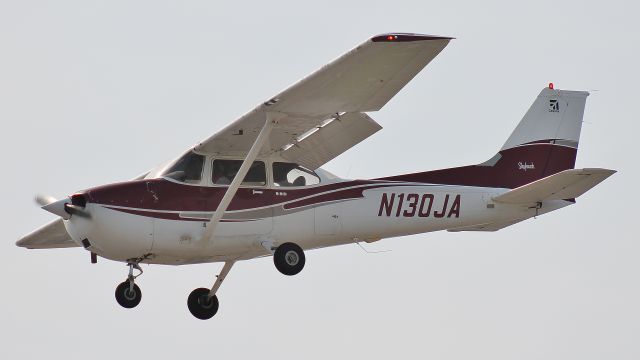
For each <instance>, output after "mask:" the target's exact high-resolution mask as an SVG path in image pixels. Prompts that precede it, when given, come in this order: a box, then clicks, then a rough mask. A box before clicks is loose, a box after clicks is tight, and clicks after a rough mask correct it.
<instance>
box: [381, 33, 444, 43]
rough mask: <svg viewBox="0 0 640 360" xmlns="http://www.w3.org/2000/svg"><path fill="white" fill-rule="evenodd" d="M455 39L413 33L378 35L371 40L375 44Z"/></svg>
mask: <svg viewBox="0 0 640 360" xmlns="http://www.w3.org/2000/svg"><path fill="white" fill-rule="evenodd" d="M453 39H455V38H454V37H450V36H440V35H426V34H412V33H387V34H380V35H376V36H374V37H372V38H371V41H373V42H411V41H425V40H453Z"/></svg>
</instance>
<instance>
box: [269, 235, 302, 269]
mask: <svg viewBox="0 0 640 360" xmlns="http://www.w3.org/2000/svg"><path fill="white" fill-rule="evenodd" d="M304 262H305V258H304V251H302V248H301V247H300V246H298V245H296V244H294V243H284V244H282V245H280V246H278V248H277V249H276V251H275V253H274V254H273V263H274V264H275V265H276V269H278V271H280V272H281V273H283V274H285V275H288V276H291V275H295V274H297V273H299V272H300V271H302V268H304Z"/></svg>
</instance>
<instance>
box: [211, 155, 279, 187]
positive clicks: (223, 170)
mask: <svg viewBox="0 0 640 360" xmlns="http://www.w3.org/2000/svg"><path fill="white" fill-rule="evenodd" d="M242 162H243V161H242V160H221V159H216V160H214V161H213V174H212V178H211V179H212V181H213V183H214V184H216V185H229V184H231V182H232V181H233V178H235V177H236V174H237V173H238V170H240V166H242ZM266 184H267V173H266V167H265V166H264V162H262V161H254V162H253V164H251V167H250V168H249V171H248V172H247V175H246V176H245V177H244V180H243V181H242V185H244V186H264V185H266Z"/></svg>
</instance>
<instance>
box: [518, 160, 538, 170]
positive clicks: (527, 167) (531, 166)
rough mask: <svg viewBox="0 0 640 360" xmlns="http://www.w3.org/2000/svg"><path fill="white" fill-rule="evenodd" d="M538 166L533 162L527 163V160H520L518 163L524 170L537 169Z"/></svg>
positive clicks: (519, 167)
mask: <svg viewBox="0 0 640 360" xmlns="http://www.w3.org/2000/svg"><path fill="white" fill-rule="evenodd" d="M535 169H536V166H535V165H534V164H533V163H531V164H527V162H526V161H525V162H519V163H518V170H522V171H527V170H535Z"/></svg>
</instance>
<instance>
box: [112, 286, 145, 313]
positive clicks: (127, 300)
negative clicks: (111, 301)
mask: <svg viewBox="0 0 640 360" xmlns="http://www.w3.org/2000/svg"><path fill="white" fill-rule="evenodd" d="M116 300H117V301H118V304H120V306H122V307H123V308H127V309H131V308H134V307H136V306H138V304H140V300H142V291H141V290H140V288H139V287H138V285H136V284H133V290H131V287H130V286H129V281H125V282H123V283H121V284H120V285H118V287H116Z"/></svg>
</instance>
